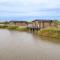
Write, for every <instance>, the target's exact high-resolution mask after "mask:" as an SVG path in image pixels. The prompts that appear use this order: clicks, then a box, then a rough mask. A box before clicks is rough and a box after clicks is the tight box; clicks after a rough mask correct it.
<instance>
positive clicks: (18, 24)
mask: <svg viewBox="0 0 60 60" xmlns="http://www.w3.org/2000/svg"><path fill="white" fill-rule="evenodd" d="M16 25H17V26H27V23H16Z"/></svg>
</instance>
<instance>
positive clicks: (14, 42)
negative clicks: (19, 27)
mask: <svg viewBox="0 0 60 60" xmlns="http://www.w3.org/2000/svg"><path fill="white" fill-rule="evenodd" d="M44 39H45V38H43V39H41V38H38V37H36V36H35V35H33V34H31V33H28V32H18V31H9V30H0V60H60V45H59V44H55V43H51V42H49V41H44Z"/></svg>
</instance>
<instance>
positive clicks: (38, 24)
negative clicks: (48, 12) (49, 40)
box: [32, 20, 55, 28]
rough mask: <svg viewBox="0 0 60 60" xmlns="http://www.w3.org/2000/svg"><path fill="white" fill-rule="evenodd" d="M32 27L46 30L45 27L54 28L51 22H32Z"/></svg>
mask: <svg viewBox="0 0 60 60" xmlns="http://www.w3.org/2000/svg"><path fill="white" fill-rule="evenodd" d="M32 26H33V27H38V28H47V27H53V26H55V24H54V22H53V20H34V21H32Z"/></svg>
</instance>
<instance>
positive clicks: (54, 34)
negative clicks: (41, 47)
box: [38, 28, 60, 39]
mask: <svg viewBox="0 0 60 60" xmlns="http://www.w3.org/2000/svg"><path fill="white" fill-rule="evenodd" d="M38 35H39V36H43V37H51V38H58V39H60V28H47V29H42V30H40V31H38Z"/></svg>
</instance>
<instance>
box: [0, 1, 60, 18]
mask: <svg viewBox="0 0 60 60" xmlns="http://www.w3.org/2000/svg"><path fill="white" fill-rule="evenodd" d="M0 8H1V9H0V17H1V16H2V17H3V16H5V17H9V16H10V17H11V16H12V17H14V16H15V17H18V16H21V17H24V16H26V17H30V16H31V17H34V16H35V17H34V18H37V16H38V17H39V16H50V17H53V16H60V0H1V1H0ZM40 18H41V17H40ZM57 18H58V17H57ZM26 19H27V18H26Z"/></svg>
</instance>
